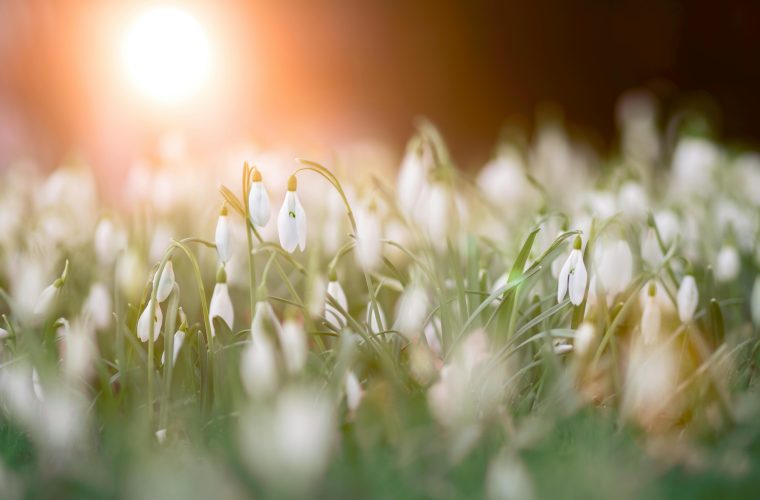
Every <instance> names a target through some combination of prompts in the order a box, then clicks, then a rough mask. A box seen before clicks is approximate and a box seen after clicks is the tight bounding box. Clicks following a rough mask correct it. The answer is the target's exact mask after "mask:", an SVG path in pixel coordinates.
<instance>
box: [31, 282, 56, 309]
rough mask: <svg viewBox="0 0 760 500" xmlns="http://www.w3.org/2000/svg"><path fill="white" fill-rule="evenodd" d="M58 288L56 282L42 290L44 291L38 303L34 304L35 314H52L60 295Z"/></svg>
mask: <svg viewBox="0 0 760 500" xmlns="http://www.w3.org/2000/svg"><path fill="white" fill-rule="evenodd" d="M58 290H59V288H58V287H57V286H56V285H55V283H54V284H52V285H49V286H48V287H47V288H45V289H44V290H42V293H41V294H40V296H39V298H38V299H37V303H36V304H35V305H34V315H35V316H40V317H42V316H47V315H48V314H50V312H51V310H52V309H53V305H54V304H55V299H56V297H57V296H58Z"/></svg>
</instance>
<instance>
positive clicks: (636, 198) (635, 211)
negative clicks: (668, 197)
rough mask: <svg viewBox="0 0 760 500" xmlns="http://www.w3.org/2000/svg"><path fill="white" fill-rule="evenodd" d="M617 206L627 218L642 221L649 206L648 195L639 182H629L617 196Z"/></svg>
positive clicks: (621, 187) (621, 188) (622, 186)
mask: <svg viewBox="0 0 760 500" xmlns="http://www.w3.org/2000/svg"><path fill="white" fill-rule="evenodd" d="M617 198H618V200H617V204H618V207H619V209H620V211H622V212H623V213H624V214H625V215H626V216H627V217H629V218H631V219H641V218H643V217H644V216H645V215H646V207H647V206H649V200H648V199H647V193H646V191H645V190H644V187H643V186H642V185H641V184H639V183H638V182H633V181H628V182H626V183H624V184H623V185H621V186H620V190H619V191H618V195H617Z"/></svg>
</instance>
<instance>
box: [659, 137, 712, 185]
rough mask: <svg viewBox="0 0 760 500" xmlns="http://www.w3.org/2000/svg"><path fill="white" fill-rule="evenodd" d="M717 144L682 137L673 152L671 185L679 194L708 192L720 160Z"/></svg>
mask: <svg viewBox="0 0 760 500" xmlns="http://www.w3.org/2000/svg"><path fill="white" fill-rule="evenodd" d="M720 157H721V152H720V150H719V149H718V147H717V146H715V145H714V144H713V143H711V142H710V141H707V140H705V139H698V138H693V137H687V138H684V139H681V140H680V141H679V142H678V145H677V146H676V149H675V151H674V152H673V172H672V175H673V180H672V182H671V186H673V188H674V191H675V192H676V193H679V194H690V193H708V192H711V191H712V190H711V189H710V187H711V185H712V175H713V170H714V169H715V167H716V166H717V164H718V162H719V161H720Z"/></svg>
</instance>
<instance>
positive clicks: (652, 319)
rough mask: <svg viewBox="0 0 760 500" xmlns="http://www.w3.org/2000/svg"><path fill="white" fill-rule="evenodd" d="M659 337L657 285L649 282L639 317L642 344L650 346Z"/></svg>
mask: <svg viewBox="0 0 760 500" xmlns="http://www.w3.org/2000/svg"><path fill="white" fill-rule="evenodd" d="M659 335H660V305H659V304H658V303H657V284H656V283H655V282H654V281H650V282H649V288H648V290H647V299H646V302H645V304H644V313H643V314H642V316H641V336H642V338H643V339H644V344H651V343H653V342H654V341H656V340H657V337H659Z"/></svg>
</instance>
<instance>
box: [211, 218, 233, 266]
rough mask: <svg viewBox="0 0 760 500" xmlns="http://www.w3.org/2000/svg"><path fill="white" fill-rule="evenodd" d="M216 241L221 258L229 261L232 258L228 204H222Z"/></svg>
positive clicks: (223, 260)
mask: <svg viewBox="0 0 760 500" xmlns="http://www.w3.org/2000/svg"><path fill="white" fill-rule="evenodd" d="M214 243H216V252H217V253H218V254H219V260H220V261H221V262H222V263H225V264H226V263H227V262H229V260H230V226H229V221H228V217H227V205H222V209H221V211H220V212H219V220H218V221H217V222H216V233H215V234H214Z"/></svg>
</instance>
